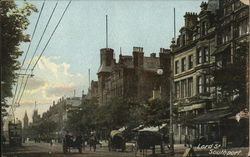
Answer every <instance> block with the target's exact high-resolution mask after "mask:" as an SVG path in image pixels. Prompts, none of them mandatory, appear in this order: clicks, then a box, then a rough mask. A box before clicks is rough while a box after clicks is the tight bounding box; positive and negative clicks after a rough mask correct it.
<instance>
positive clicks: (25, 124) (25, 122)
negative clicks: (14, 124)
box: [23, 111, 29, 129]
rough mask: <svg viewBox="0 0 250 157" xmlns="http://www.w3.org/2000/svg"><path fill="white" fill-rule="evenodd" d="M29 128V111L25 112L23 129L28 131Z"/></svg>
mask: <svg viewBox="0 0 250 157" xmlns="http://www.w3.org/2000/svg"><path fill="white" fill-rule="evenodd" d="M28 126H29V118H28V115H27V111H25V114H24V118H23V128H24V129H27V128H28Z"/></svg>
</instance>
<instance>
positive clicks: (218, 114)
mask: <svg viewBox="0 0 250 157" xmlns="http://www.w3.org/2000/svg"><path fill="white" fill-rule="evenodd" d="M232 114H233V113H232V112H230V111H228V110H219V111H211V112H208V113H205V114H202V115H198V116H197V117H195V118H193V119H191V120H190V121H189V122H190V123H196V124H200V123H217V122H219V121H221V120H223V119H225V118H227V117H229V116H231V115H232Z"/></svg>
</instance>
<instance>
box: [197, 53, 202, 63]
mask: <svg viewBox="0 0 250 157" xmlns="http://www.w3.org/2000/svg"><path fill="white" fill-rule="evenodd" d="M201 63H202V50H201V49H199V50H198V52H197V64H201Z"/></svg>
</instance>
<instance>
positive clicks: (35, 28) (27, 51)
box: [11, 0, 45, 114]
mask: <svg viewBox="0 0 250 157" xmlns="http://www.w3.org/2000/svg"><path fill="white" fill-rule="evenodd" d="M44 5H45V0H44V1H43V4H42V6H41V9H40V12H39V15H38V18H37V20H36V24H35V27H34V30H33V32H32V36H31V39H30V42H29V46H28V48H27V50H26V53H25V56H24V59H23V61H22V64H21V67H20V70H19V74H20V73H21V69H22V67H23V66H24V63H25V61H26V58H27V55H28V53H29V50H30V47H31V43H32V41H33V38H34V36H35V34H36V30H37V26H38V23H39V21H40V17H41V14H42V12H43V8H44ZM22 78H24V76H22ZM18 85H19V76H17V83H16V86H15V90H14V95H13V98H12V103H11V109H12V112H14V109H13V105H14V102H15V98H16V94H17V89H18ZM13 114H14V113H13Z"/></svg>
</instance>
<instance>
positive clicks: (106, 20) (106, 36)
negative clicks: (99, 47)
mask: <svg viewBox="0 0 250 157" xmlns="http://www.w3.org/2000/svg"><path fill="white" fill-rule="evenodd" d="M108 46H109V45H108V15H106V48H108Z"/></svg>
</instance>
